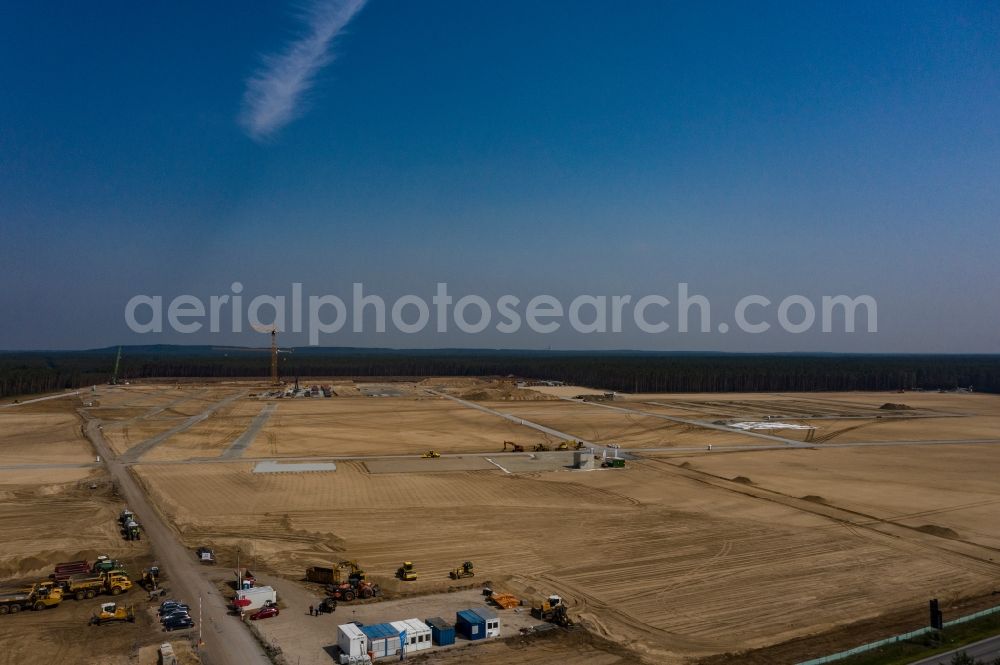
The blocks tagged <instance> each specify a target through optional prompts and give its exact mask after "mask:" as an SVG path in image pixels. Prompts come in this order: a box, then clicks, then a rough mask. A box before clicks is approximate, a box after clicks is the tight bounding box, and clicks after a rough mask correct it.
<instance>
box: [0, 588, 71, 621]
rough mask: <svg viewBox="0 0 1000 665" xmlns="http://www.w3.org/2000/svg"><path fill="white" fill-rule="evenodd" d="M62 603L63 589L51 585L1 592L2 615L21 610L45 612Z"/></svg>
mask: <svg viewBox="0 0 1000 665" xmlns="http://www.w3.org/2000/svg"><path fill="white" fill-rule="evenodd" d="M61 602H62V589H59V588H58V587H53V586H52V585H51V584H45V583H38V584H32V585H31V586H29V587H26V588H23V589H15V590H11V591H0V614H14V613H16V612H20V611H21V610H36V611H39V610H44V609H47V608H49V607H55V606H56V605H58V604H59V603H61Z"/></svg>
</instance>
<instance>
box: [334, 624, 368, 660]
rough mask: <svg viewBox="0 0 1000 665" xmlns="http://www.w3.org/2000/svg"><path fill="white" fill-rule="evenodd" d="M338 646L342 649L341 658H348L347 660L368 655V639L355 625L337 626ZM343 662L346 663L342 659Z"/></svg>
mask: <svg viewBox="0 0 1000 665" xmlns="http://www.w3.org/2000/svg"><path fill="white" fill-rule="evenodd" d="M337 646H338V647H340V653H341V656H347V658H360V657H361V656H367V655H368V637H367V636H366V635H365V634H364V633H363V632H361V629H360V628H358V627H357V626H356V625H354V624H353V623H345V624H344V625H342V626H337ZM341 662H345V660H344V659H343V658H342V659H341ZM346 662H350V661H349V660H348V661H346Z"/></svg>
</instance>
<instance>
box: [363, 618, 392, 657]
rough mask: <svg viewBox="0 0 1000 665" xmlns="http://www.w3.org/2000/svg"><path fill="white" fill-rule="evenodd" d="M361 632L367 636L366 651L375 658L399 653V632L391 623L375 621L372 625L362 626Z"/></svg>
mask: <svg viewBox="0 0 1000 665" xmlns="http://www.w3.org/2000/svg"><path fill="white" fill-rule="evenodd" d="M361 632H362V633H364V634H365V636H366V637H367V638H368V651H369V652H370V653H371V654H372V655H373V657H375V658H385V657H386V656H395V655H397V654H398V653H399V648H400V645H399V634H400V632H401V631H398V630H396V628H395V627H393V625H392V624H389V623H377V624H375V625H373V626H362V628H361Z"/></svg>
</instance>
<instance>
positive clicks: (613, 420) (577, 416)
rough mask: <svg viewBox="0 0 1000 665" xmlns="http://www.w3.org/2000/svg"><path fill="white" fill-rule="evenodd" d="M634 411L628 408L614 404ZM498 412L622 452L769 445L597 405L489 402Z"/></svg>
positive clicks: (540, 437) (550, 440) (734, 434)
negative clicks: (606, 445)
mask: <svg viewBox="0 0 1000 665" xmlns="http://www.w3.org/2000/svg"><path fill="white" fill-rule="evenodd" d="M612 404H613V405H614V406H621V407H624V408H631V405H629V404H621V403H617V402H615V403H612ZM484 406H488V407H490V408H492V409H496V410H497V411H502V412H504V413H509V414H512V415H514V416H517V417H519V418H524V419H526V420H530V421H532V422H535V423H538V424H540V425H545V426H546V427H551V428H553V429H555V430H558V431H560V432H566V433H567V434H570V435H573V436H575V437H578V438H580V439H585V440H587V441H593V442H594V443H601V444H608V443H616V444H618V445H619V446H621V447H622V448H653V447H657V448H658V447H671V446H691V445H699V446H700V445H707V444H709V443H712V444H720V443H726V442H728V443H739V444H742V445H767V444H768V442H766V441H762V440H755V439H751V438H749V437H744V436H741V435H740V434H739V433H738V432H732V433H730V432H719V431H715V430H710V429H705V428H703V427H698V426H695V425H689V424H685V423H677V422H671V421H669V420H663V419H662V418H655V417H652V416H647V415H642V414H632V413H624V412H621V411H616V410H612V409H606V408H603V407H601V406H598V405H594V404H581V403H576V402H566V401H557V402H530V403H522V404H508V403H499V402H488V403H485V404H484ZM535 440H536V441H547V442H548V443H549V444H551V443H557V441H556V439H555V438H554V437H551V436H546V435H545V434H542V433H537V434H536V435H535Z"/></svg>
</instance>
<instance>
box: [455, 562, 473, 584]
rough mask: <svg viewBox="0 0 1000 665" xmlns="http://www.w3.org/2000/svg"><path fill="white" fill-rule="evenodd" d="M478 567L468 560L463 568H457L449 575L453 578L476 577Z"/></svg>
mask: <svg viewBox="0 0 1000 665" xmlns="http://www.w3.org/2000/svg"><path fill="white" fill-rule="evenodd" d="M475 576H476V569H475V567H474V566H473V565H472V562H471V561H466V562H465V563H463V564H462V567H461V568H456V569H454V570H452V571H450V572H449V573H448V577H450V578H451V579H453V580H460V579H462V578H463V577H475Z"/></svg>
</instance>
